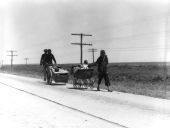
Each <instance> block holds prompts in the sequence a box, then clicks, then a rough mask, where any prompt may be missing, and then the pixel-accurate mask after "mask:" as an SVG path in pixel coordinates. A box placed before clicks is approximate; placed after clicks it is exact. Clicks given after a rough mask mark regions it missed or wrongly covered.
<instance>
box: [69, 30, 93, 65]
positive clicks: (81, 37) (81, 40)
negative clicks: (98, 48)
mask: <svg viewBox="0 0 170 128" xmlns="http://www.w3.org/2000/svg"><path fill="white" fill-rule="evenodd" d="M71 35H74V36H80V43H71V44H73V45H80V63H81V64H82V60H83V45H90V46H92V44H85V43H83V37H84V36H92V35H89V34H83V33H80V34H73V33H72V34H71Z"/></svg>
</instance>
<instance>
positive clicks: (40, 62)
mask: <svg viewBox="0 0 170 128" xmlns="http://www.w3.org/2000/svg"><path fill="white" fill-rule="evenodd" d="M42 61H43V55H42V56H41V59H40V65H42Z"/></svg>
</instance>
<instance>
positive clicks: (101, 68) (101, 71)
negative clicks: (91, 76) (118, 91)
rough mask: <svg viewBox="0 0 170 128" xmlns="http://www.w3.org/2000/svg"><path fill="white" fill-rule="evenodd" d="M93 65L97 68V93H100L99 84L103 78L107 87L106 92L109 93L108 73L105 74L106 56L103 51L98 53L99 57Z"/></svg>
mask: <svg viewBox="0 0 170 128" xmlns="http://www.w3.org/2000/svg"><path fill="white" fill-rule="evenodd" d="M94 65H97V66H98V86H97V91H100V83H101V81H102V79H103V78H104V80H105V86H107V88H108V91H109V92H111V90H110V89H109V86H110V81H109V77H108V72H107V65H108V58H107V55H106V53H105V51H104V50H101V51H100V56H99V58H98V59H97V61H96V62H95V63H94Z"/></svg>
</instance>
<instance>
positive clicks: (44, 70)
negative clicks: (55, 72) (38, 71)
mask: <svg viewBox="0 0 170 128" xmlns="http://www.w3.org/2000/svg"><path fill="white" fill-rule="evenodd" d="M43 75H44V81H46V78H47V75H46V67H45V66H43Z"/></svg>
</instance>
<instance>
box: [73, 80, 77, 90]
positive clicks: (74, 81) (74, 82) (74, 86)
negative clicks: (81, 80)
mask: <svg viewBox="0 0 170 128" xmlns="http://www.w3.org/2000/svg"><path fill="white" fill-rule="evenodd" d="M76 83H77V82H76V79H73V88H77V86H76Z"/></svg>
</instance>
